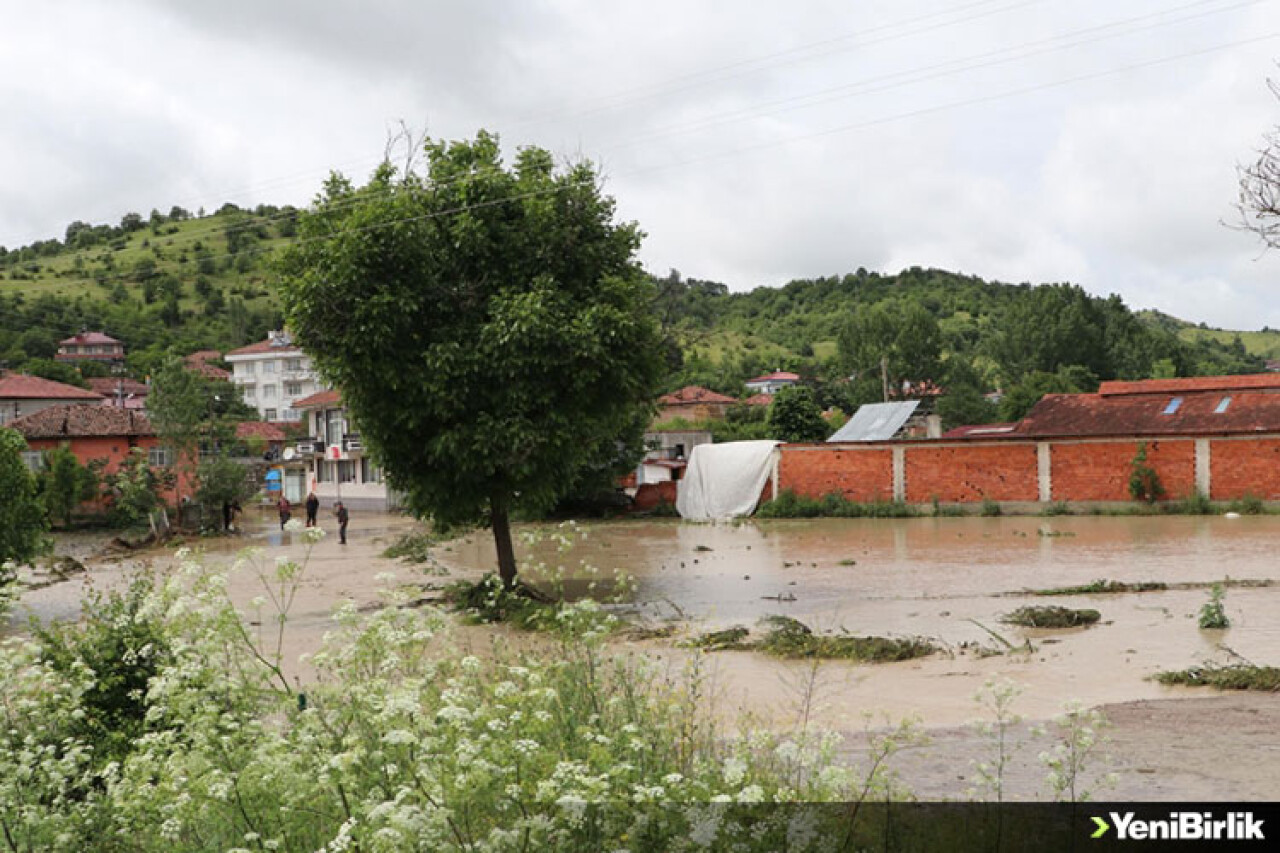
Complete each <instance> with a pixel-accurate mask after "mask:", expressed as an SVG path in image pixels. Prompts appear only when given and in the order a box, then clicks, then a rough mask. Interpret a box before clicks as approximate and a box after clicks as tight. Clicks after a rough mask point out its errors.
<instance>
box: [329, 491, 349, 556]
mask: <svg viewBox="0 0 1280 853" xmlns="http://www.w3.org/2000/svg"><path fill="white" fill-rule="evenodd" d="M333 514H334V515H336V516H338V544H339V545H346V544H347V522H348V521H350V520H351V513H349V512H347V508H346V507H345V506H343V505H342V501H338V502H337V503H336V504H334V505H333Z"/></svg>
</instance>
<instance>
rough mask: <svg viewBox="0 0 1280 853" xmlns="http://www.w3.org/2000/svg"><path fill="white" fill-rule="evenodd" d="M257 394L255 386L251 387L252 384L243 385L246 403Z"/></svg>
mask: <svg viewBox="0 0 1280 853" xmlns="http://www.w3.org/2000/svg"><path fill="white" fill-rule="evenodd" d="M257 396H258V389H257V388H255V387H253V386H252V385H246V386H244V401H245V402H246V403H252V402H253V400H254V398H255V397H257Z"/></svg>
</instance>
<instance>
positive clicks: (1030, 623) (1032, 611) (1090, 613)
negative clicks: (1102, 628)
mask: <svg viewBox="0 0 1280 853" xmlns="http://www.w3.org/2000/svg"><path fill="white" fill-rule="evenodd" d="M1101 618H1102V614H1101V613H1099V612H1098V611H1096V610H1087V609H1085V610H1076V609H1075V608H1071V607H1057V606H1052V607H1032V606H1029V607H1019V608H1018V609H1017V610H1015V611H1013V612H1012V613H1009V614H1006V615H1005V617H1004V618H1003V619H1002V620H1001V621H1002V622H1006V623H1008V624H1010V625H1021V626H1022V627H1024V628H1081V627H1084V626H1086V625H1092V624H1093V623H1095V622H1097V621H1098V620H1099V619H1101Z"/></svg>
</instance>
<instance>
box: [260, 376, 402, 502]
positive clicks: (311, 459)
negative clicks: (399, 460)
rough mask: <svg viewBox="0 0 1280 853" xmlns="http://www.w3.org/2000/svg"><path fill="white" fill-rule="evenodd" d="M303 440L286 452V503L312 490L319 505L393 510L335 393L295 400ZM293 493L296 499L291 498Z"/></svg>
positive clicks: (391, 499)
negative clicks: (303, 428)
mask: <svg viewBox="0 0 1280 853" xmlns="http://www.w3.org/2000/svg"><path fill="white" fill-rule="evenodd" d="M293 405H294V409H295V410H296V411H298V412H299V413H300V415H301V417H302V418H303V419H305V423H306V425H307V436H306V437H305V438H300V439H298V441H297V443H296V444H295V445H294V446H293V448H292V450H293V452H292V453H289V452H287V451H286V453H285V456H286V457H287V459H288V461H287V462H286V463H285V471H284V488H285V496H286V497H288V498H289V500H291V501H293V500H302V499H303V498H305V497H306V495H307V493H308V492H312V491H314V492H315V493H316V497H318V498H320V501H321V504H322V506H326V507H329V506H332V505H333V502H334V501H336V500H341V501H342V502H343V503H344V504H346V505H347V506H348V507H351V508H352V509H377V510H385V509H394V508H395V507H396V506H397V505H398V501H397V500H396V499H395V497H394V495H390V494H389V493H388V490H387V485H386V482H385V481H384V478H383V476H382V469H381V468H379V467H378V466H377V464H376V463H375V462H374V461H373V460H372V459H370V458H369V457H368V456H366V455H365V453H364V444H363V443H362V442H361V441H360V433H359V432H358V431H357V430H356V428H355V425H354V424H353V423H351V421H350V419H349V418H348V416H347V410H346V409H345V408H344V407H343V405H342V397H341V395H340V394H339V393H338V392H337V391H320V392H318V393H315V394H312V395H311V396H309V397H305V398H303V399H301V400H297V401H296V402H294V404H293ZM295 494H296V495H298V497H297V498H295V497H294V495H295Z"/></svg>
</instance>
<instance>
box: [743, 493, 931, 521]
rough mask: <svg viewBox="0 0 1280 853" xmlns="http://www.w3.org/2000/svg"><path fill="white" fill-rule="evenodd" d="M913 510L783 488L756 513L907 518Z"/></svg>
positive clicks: (767, 515) (896, 503)
mask: <svg viewBox="0 0 1280 853" xmlns="http://www.w3.org/2000/svg"><path fill="white" fill-rule="evenodd" d="M915 515H918V513H917V512H916V510H915V509H914V508H912V507H911V506H908V505H907V504H905V503H903V502H901V501H872V502H871V503H858V502H856V501H851V500H849V499H848V498H846V497H845V496H844V495H842V494H840V493H839V492H828V493H827V494H825V495H823V496H822V497H820V498H809V497H803V496H801V495H797V494H796V493H795V492H794V491H792V490H791V489H784V490H783V491H781V492H779V493H778V496H777V497H776V498H774V499H773V500H771V501H769V502H767V503H765V504H763V505H761V507H760V508H759V509H757V510H756V517H757V518H910V517H913V516H915Z"/></svg>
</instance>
